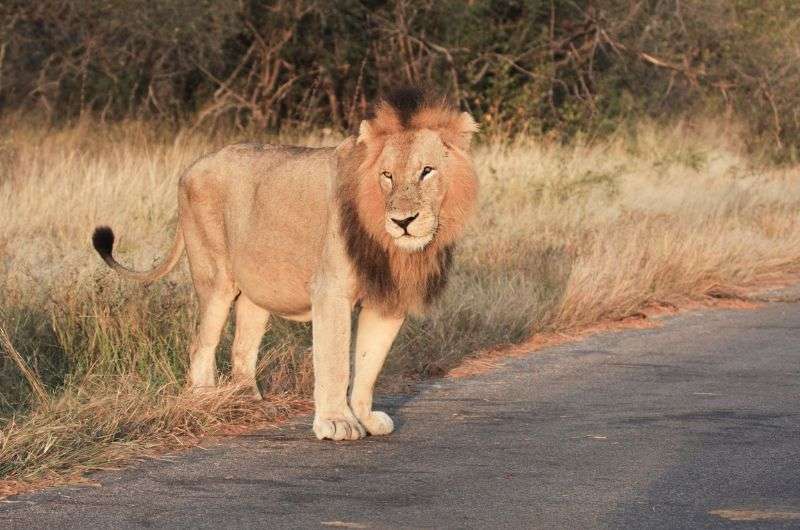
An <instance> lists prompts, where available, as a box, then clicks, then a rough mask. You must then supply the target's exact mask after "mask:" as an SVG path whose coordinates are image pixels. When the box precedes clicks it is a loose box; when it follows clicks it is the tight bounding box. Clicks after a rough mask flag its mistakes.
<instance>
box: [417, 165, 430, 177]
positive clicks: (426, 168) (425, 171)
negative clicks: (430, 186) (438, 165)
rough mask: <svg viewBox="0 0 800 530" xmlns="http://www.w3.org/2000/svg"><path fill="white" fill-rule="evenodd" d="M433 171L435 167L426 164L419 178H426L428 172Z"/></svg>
mask: <svg viewBox="0 0 800 530" xmlns="http://www.w3.org/2000/svg"><path fill="white" fill-rule="evenodd" d="M431 171H433V168H432V167H431V166H425V167H424V168H422V173H420V174H419V179H420V180H422V179H424V178H425V177H427V176H428V174H429V173H430V172H431Z"/></svg>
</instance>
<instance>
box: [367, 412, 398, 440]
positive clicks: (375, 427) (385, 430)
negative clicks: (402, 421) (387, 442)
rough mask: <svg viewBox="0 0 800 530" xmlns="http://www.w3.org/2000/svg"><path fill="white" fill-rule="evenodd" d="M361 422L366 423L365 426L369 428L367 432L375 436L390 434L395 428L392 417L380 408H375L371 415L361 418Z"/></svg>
mask: <svg viewBox="0 0 800 530" xmlns="http://www.w3.org/2000/svg"><path fill="white" fill-rule="evenodd" d="M361 423H363V424H364V428H365V429H367V432H368V433H370V434H371V435H373V436H382V435H384V434H390V433H391V432H392V431H393V430H394V422H393V421H392V418H391V417H390V416H389V415H388V414H386V413H385V412H381V411H380V410H373V411H372V412H370V413H369V416H367V417H366V418H363V419H362V420H361Z"/></svg>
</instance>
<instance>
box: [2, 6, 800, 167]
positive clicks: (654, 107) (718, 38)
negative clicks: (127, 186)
mask: <svg viewBox="0 0 800 530" xmlns="http://www.w3.org/2000/svg"><path fill="white" fill-rule="evenodd" d="M799 24H800V3H798V2H796V1H795V0H763V1H762V0H507V1H500V0H469V1H466V2H464V1H459V0H419V1H413V2H412V1H407V0H338V1H325V0H298V1H285V2H282V1H256V0H219V1H212V0H161V1H159V2H149V1H147V0H85V1H81V2H74V1H72V0H37V1H36V2H30V1H28V0H4V2H2V4H0V104H2V106H3V108H4V109H5V110H6V112H8V111H9V109H21V110H30V109H39V110H41V111H42V112H43V113H44V114H45V115H46V116H47V117H48V119H50V120H55V121H59V120H64V119H69V118H73V117H75V116H78V115H81V114H85V113H92V114H96V115H98V116H100V117H102V118H103V119H108V120H114V119H120V118H129V117H137V118H143V117H155V118H158V119H159V120H165V119H166V120H169V121H170V122H176V123H187V122H189V123H197V122H201V123H205V124H210V125H230V124H231V123H233V124H236V125H237V126H239V127H249V126H255V127H257V128H260V129H267V130H270V131H276V130H280V129H286V128H292V129H297V128H312V127H332V128H334V129H337V130H344V129H347V128H349V127H351V126H352V125H353V122H354V121H355V120H357V119H358V117H359V116H360V115H361V113H362V111H363V107H364V106H365V104H366V103H365V102H366V101H368V100H370V99H371V98H372V97H373V96H374V95H375V94H376V93H377V92H379V91H380V90H381V89H383V88H386V87H389V86H392V85H396V84H399V83H406V82H415V83H424V84H430V85H433V86H435V87H437V88H440V89H442V88H443V89H445V90H447V91H448V92H449V93H450V94H452V96H453V97H455V98H458V99H459V100H460V102H461V104H462V105H463V106H464V107H466V108H468V109H469V110H471V111H473V112H474V113H475V114H476V115H477V116H478V117H480V118H481V121H482V123H483V125H484V129H485V130H487V131H489V132H491V133H500V134H509V133H512V134H513V133H520V132H523V133H536V134H541V133H546V134H552V135H555V136H557V137H562V136H572V135H574V133H576V132H579V131H582V132H587V133H590V134H597V133H603V132H607V131H608V130H610V129H615V128H617V127H618V126H619V125H620V124H621V123H626V122H628V121H630V120H632V119H637V118H639V117H641V116H642V115H648V116H651V117H657V118H672V117H675V116H676V115H677V116H679V115H684V114H687V113H697V112H706V113H713V114H721V115H731V116H734V117H738V118H739V119H741V120H742V121H743V122H744V123H745V124H746V125H747V126H748V127H749V128H750V131H751V135H750V137H751V138H752V139H756V138H758V139H761V140H766V142H763V143H766V144H768V145H771V146H772V147H773V148H775V154H777V155H778V156H780V157H781V158H784V159H787V158H788V159H796V158H797V156H798V155H797V153H798V151H797V149H798V145H799V144H800V140H798V138H800V135H798V132H800V48H798V46H797V35H798V32H799V31H800V27H799Z"/></svg>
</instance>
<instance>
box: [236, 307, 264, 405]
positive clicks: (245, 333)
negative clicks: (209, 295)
mask: <svg viewBox="0 0 800 530" xmlns="http://www.w3.org/2000/svg"><path fill="white" fill-rule="evenodd" d="M268 320H269V312H268V311H267V310H266V309H263V308H261V307H259V306H257V305H256V304H254V303H253V302H252V301H251V300H250V299H249V298H247V296H245V295H244V293H242V294H240V295H239V298H237V299H236V331H235V333H234V336H233V349H232V351H231V361H232V364H233V369H232V375H233V382H234V383H235V384H239V385H242V387H243V388H246V389H247V396H248V397H251V398H252V399H255V400H260V399H261V393H260V392H259V391H258V385H257V384H256V362H257V360H258V347H259V346H260V345H261V337H263V336H264V331H265V329H266V327H267V321H268Z"/></svg>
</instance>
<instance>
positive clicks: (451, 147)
mask: <svg viewBox="0 0 800 530" xmlns="http://www.w3.org/2000/svg"><path fill="white" fill-rule="evenodd" d="M476 129H477V126H476V124H475V122H474V120H473V119H472V117H471V116H470V115H469V114H467V113H465V112H459V111H458V110H457V109H455V108H454V107H452V106H451V105H449V104H447V103H446V102H445V101H444V100H442V99H434V98H432V97H430V96H426V94H424V93H423V92H422V91H420V90H417V89H402V90H398V91H395V92H392V93H390V94H389V95H388V96H386V97H385V98H383V99H382V100H380V102H379V103H378V104H377V105H376V107H375V112H374V113H373V114H372V115H371V116H370V117H368V118H367V119H366V120H364V121H363V122H362V123H361V126H360V128H359V133H358V136H357V137H355V138H350V139H348V140H347V141H345V143H344V144H343V145H342V146H340V148H339V156H340V158H339V174H340V189H339V200H340V205H341V214H342V228H343V231H344V233H345V237H346V240H347V247H348V253H349V254H350V257H351V259H352V260H353V263H354V265H355V267H356V269H357V271H358V272H359V276H360V277H361V278H362V280H363V281H362V283H365V284H366V287H365V289H364V290H365V291H366V293H365V295H366V296H368V297H369V296H372V297H373V298H381V299H382V300H389V302H385V303H384V305H385V306H387V307H389V308H391V307H392V306H393V305H394V306H397V307H400V306H403V307H416V306H419V305H421V304H423V305H424V304H425V303H427V302H430V301H431V300H432V299H433V297H435V295H436V294H438V292H439V291H441V288H442V287H443V286H444V281H445V275H446V272H447V268H448V267H449V262H450V256H451V252H452V246H453V244H454V242H455V240H456V239H457V238H458V236H459V235H460V233H461V229H462V227H463V225H464V223H465V221H466V219H467V217H468V216H469V214H470V212H471V211H472V209H473V206H474V203H475V198H476V192H477V180H476V178H475V173H474V170H473V166H472V160H471V158H470V154H469V145H470V140H471V137H472V134H473V133H474V132H475V131H476ZM387 303H388V305H387Z"/></svg>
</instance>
